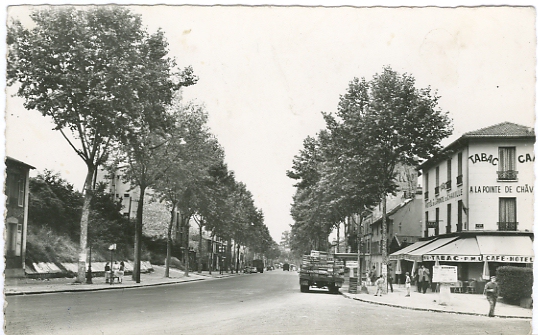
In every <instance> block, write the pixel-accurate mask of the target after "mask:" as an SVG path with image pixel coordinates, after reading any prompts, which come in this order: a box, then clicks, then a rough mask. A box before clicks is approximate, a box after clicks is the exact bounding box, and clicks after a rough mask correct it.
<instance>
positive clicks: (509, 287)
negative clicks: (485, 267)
mask: <svg viewBox="0 0 538 335" xmlns="http://www.w3.org/2000/svg"><path fill="white" fill-rule="evenodd" d="M496 274H497V283H498V284H499V288H500V291H501V292H500V296H502V297H503V299H504V300H505V301H506V302H512V303H519V300H520V299H521V298H530V297H531V296H532V284H533V275H532V268H524V267H517V266H502V267H499V268H497V271H496Z"/></svg>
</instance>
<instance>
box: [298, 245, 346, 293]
mask: <svg viewBox="0 0 538 335" xmlns="http://www.w3.org/2000/svg"><path fill="white" fill-rule="evenodd" d="M343 283H344V264H343V262H342V261H338V260H335V259H334V257H332V256H329V255H327V253H326V252H323V251H317V250H312V251H311V252H310V255H304V256H303V258H302V261H301V267H300V270H299V285H300V286H301V292H309V291H310V287H317V288H327V289H328V291H329V293H333V294H336V293H338V291H339V289H340V287H342V284H343Z"/></svg>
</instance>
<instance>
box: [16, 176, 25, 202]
mask: <svg viewBox="0 0 538 335" xmlns="http://www.w3.org/2000/svg"><path fill="white" fill-rule="evenodd" d="M17 187H18V197H19V200H18V201H17V204H18V205H19V207H23V206H24V179H22V178H20V179H19V180H18V181H17Z"/></svg>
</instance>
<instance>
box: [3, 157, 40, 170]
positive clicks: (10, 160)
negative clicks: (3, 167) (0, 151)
mask: <svg viewBox="0 0 538 335" xmlns="http://www.w3.org/2000/svg"><path fill="white" fill-rule="evenodd" d="M6 163H15V164H18V165H22V166H24V167H26V168H28V169H30V170H35V167H33V166H31V165H30V164H26V163H25V162H21V161H20V160H17V159H15V158H11V157H9V156H6Z"/></svg>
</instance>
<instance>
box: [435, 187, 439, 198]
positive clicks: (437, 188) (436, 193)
mask: <svg viewBox="0 0 538 335" xmlns="http://www.w3.org/2000/svg"><path fill="white" fill-rule="evenodd" d="M435 195H436V196H438V195H439V186H437V187H436V188H435Z"/></svg>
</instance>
